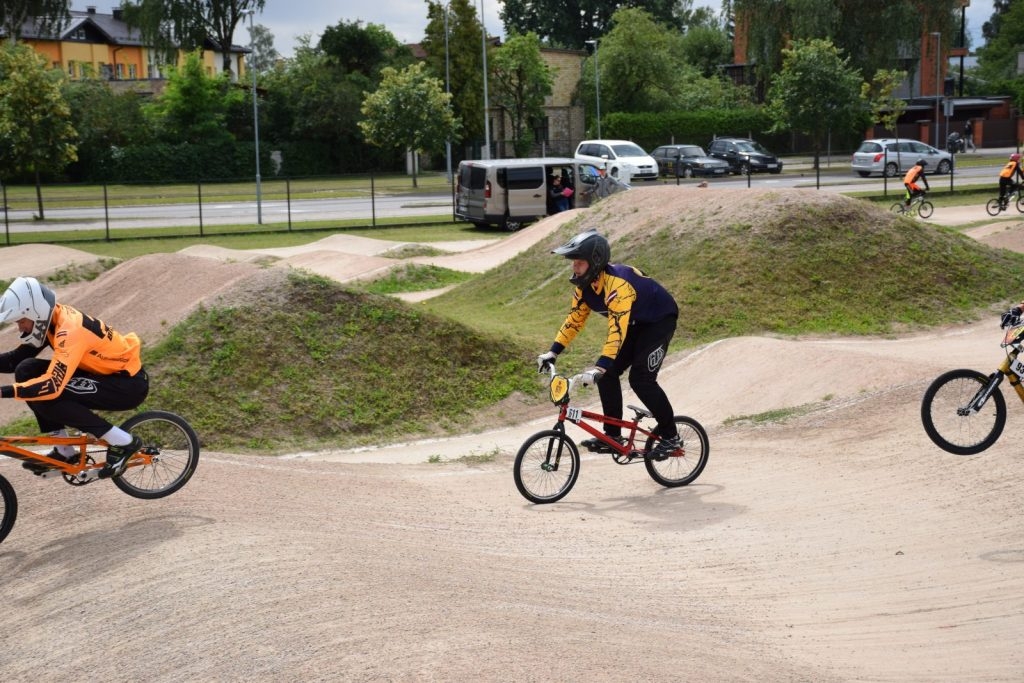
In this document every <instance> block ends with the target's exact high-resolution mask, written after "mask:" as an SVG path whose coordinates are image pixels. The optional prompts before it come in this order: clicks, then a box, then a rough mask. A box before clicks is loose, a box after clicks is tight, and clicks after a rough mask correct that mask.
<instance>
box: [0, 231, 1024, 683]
mask: <svg viewBox="0 0 1024 683" xmlns="http://www.w3.org/2000/svg"><path fill="white" fill-rule="evenodd" d="M1001 226H1002V227H1001V229H999V230H997V231H995V233H994V234H996V235H998V237H999V239H1002V240H1004V241H1005V242H1006V243H1007V244H1003V245H1001V246H1007V247H1008V248H1020V246H1021V244H1024V225H1021V224H1020V223H1019V222H1016V223H1003V224H1001ZM544 229H545V227H544V226H543V225H541V226H535V228H531V229H530V230H536V231H537V232H541V231H543V230H544ZM978 232H979V239H990V237H989V236H986V234H982V233H985V231H984V230H980V229H979V231H978ZM988 233H990V234H992V233H993V231H991V230H990V231H988ZM523 235H533V238H538V237H537V235H536V233H529V232H528V231H527V232H524V233H523ZM517 237H519V239H520V240H524V239H530V237H524V236H517ZM491 249H492V250H493V247H491ZM467 257H469V258H476V257H475V256H473V255H472V254H470V253H469V252H467ZM172 258H173V257H172ZM177 258H181V257H177ZM192 258H195V257H192ZM243 266H244V264H234V266H233V267H238V268H242V267H243ZM129 267H131V264H130V263H129V264H125V265H124V266H121V267H120V268H119V269H117V270H121V269H125V271H122V273H121V275H125V274H126V271H127V269H128V268H129ZM147 268H149V269H150V270H152V271H154V272H155V271H158V270H159V268H158V267H157V264H155V263H150V264H148V265H147ZM117 270H115V271H113V273H112V274H111V279H110V281H109V282H108V283H107V284H106V285H104V284H103V283H104V279H101V280H100V282H99V283H97V286H113V284H112V283H113V279H114V277H115V276H116V274H117ZM190 272H192V271H190ZM197 272H203V273H206V272H207V271H205V270H201V269H200V270H197ZM210 272H211V273H214V272H221V271H218V270H217V269H216V268H211V270H210ZM197 277H198V276H197ZM204 277H206V276H204ZM208 277H209V278H210V280H211V282H210V283H207V284H208V285H209V284H211V283H212V281H213V280H215V277H214V275H212V274H210V275H208ZM76 295H77V296H81V297H86V296H89V297H91V296H94V295H93V294H91V293H90V292H85V291H82V292H78V293H76ZM171 295H173V293H172V292H169V293H167V296H171ZM154 296H155V294H154ZM122 315H124V316H125V317H130V315H138V316H139V320H140V321H141V322H140V324H142V323H143V322H144V315H143V313H141V312H138V313H133V312H131V311H128V310H125V311H123V312H122ZM5 334H8V333H5ZM998 341H999V330H998V327H997V325H996V321H985V322H983V323H979V324H976V325H972V326H968V327H964V328H958V329H950V330H943V331H940V332H933V333H929V334H925V335H918V336H913V337H906V338H899V339H859V338H858V339H830V340H812V339H808V340H799V341H788V340H787V341H783V340H776V339H763V338H742V339H730V340H723V341H721V342H719V343H716V344H712V345H709V346H708V347H705V348H702V349H699V350H697V351H696V352H692V353H687V354H677V355H676V356H675V357H673V358H672V359H671V362H670V363H669V365H668V366H667V368H666V370H665V372H664V374H663V377H664V383H665V384H666V388H667V389H668V391H669V394H670V395H672V396H673V399H674V402H675V405H676V408H677V410H678V411H679V412H684V413H687V414H691V415H693V416H694V417H697V418H698V419H700V420H701V421H702V422H703V423H704V424H705V426H707V427H708V431H709V434H710V438H711V459H710V462H709V465H708V467H707V469H706V470H705V472H704V474H703V475H702V476H701V478H700V479H699V480H698V481H697V482H696V483H694V484H693V485H691V486H689V487H686V488H683V489H674V490H668V489H662V488H661V487H659V486H658V485H656V484H655V483H654V482H653V481H651V480H650V479H649V478H648V477H647V474H646V472H645V471H644V469H643V467H642V466H639V467H621V466H618V465H615V464H614V463H612V462H611V460H610V459H606V458H597V457H589V458H586V459H585V460H584V463H583V467H582V472H581V475H580V479H579V482H578V484H577V485H576V487H575V489H574V490H573V491H572V492H571V493H570V494H569V495H568V497H566V498H565V499H564V500H563V501H562V502H560V503H557V504H554V505H549V506H533V505H529V504H527V503H526V501H524V500H523V499H522V498H520V496H519V494H518V492H517V491H516V489H515V486H514V484H513V482H512V476H511V471H510V465H511V460H512V457H513V456H514V454H515V449H516V447H517V446H518V443H519V442H521V441H522V439H523V438H524V436H525V435H527V434H529V433H532V432H534V431H538V430H539V429H542V428H546V427H547V426H549V423H550V422H551V420H550V419H547V418H545V419H542V420H538V421H536V422H531V423H527V424H524V425H522V426H519V427H516V428H509V429H505V430H501V431H499V432H494V433H489V432H488V433H483V434H476V435H466V436H463V437H459V438H455V439H451V440H445V441H433V442H429V443H414V444H404V445H399V446H396V447H393V448H388V449H378V450H375V451H355V452H350V451H344V450H339V451H337V452H331V453H321V454H315V455H311V454H297V455H295V456H292V457H290V458H279V459H266V458H256V457H246V456H238V455H231V454H222V453H204V455H203V459H202V462H201V464H200V468H199V470H198V472H197V474H196V476H195V478H194V479H193V481H192V482H190V483H189V485H188V486H187V487H186V488H185V489H183V490H182V491H180V492H178V493H176V494H175V495H173V496H171V497H170V498H167V499H164V500H159V501H139V500H135V499H132V498H129V497H127V496H125V495H124V494H123V493H121V492H120V491H118V490H117V489H115V488H114V487H112V486H108V485H103V484H98V485H94V486H88V487H84V488H80V489H73V488H71V487H68V486H66V485H64V484H63V483H60V482H53V481H42V480H38V479H35V478H33V477H31V476H29V475H27V474H25V473H23V472H22V471H21V469H20V467H19V466H18V464H17V463H15V462H9V461H0V474H3V475H4V476H5V477H7V478H8V479H10V480H11V481H12V482H13V483H14V485H15V487H16V488H17V491H18V495H19V499H20V505H21V512H20V515H19V520H18V524H17V526H16V527H15V529H14V531H13V533H12V534H11V536H10V537H9V538H8V540H7V541H6V542H4V543H3V544H2V545H0V575H2V576H3V578H2V579H0V581H2V591H3V596H4V602H5V604H6V606H7V607H6V609H4V610H3V611H2V612H0V634H2V635H0V674H2V678H3V679H4V680H10V681H57V680H61V681H66V680H69V679H70V680H83V681H84V680H89V681H92V680H113V681H118V680H124V681H133V680H143V679H145V680H160V681H176V680H181V681H195V680H204V681H205V680H218V681H235V680H238V681H240V680H281V681H301V680H352V681H373V680H380V681H431V680H437V681H442V680H443V681H449V680H452V681H455V680H457V681H569V680H572V681H680V680H689V681H701V680H712V681H738V680H750V681H754V680H756V681H814V682H816V683H817V682H819V681H851V680H871V681H878V680H883V681H939V680H945V681H1019V680H1022V679H1024V653H1022V651H1021V648H1020V643H1021V640H1022V636H1024V521H1022V519H1021V514H1020V504H1019V500H1020V490H1021V483H1022V482H1021V480H1022V477H1021V474H1020V472H1021V466H1022V464H1024V454H1022V453H1021V450H1020V448H1019V447H1018V446H1017V445H1016V443H1015V440H1014V439H1013V438H1012V437H1013V435H1014V426H1015V425H1019V424H1021V418H1022V417H1024V409H1022V407H1021V406H1020V404H1019V403H1017V402H1016V401H1014V400H1012V396H1008V399H1011V400H1010V401H1009V405H1010V416H1009V426H1008V428H1007V433H1006V435H1004V437H1003V438H1002V439H1001V440H1000V442H999V443H997V444H996V446H995V447H993V448H992V449H990V451H988V452H987V453H985V454H984V455H981V456H975V457H967V458H962V457H957V456H952V455H949V454H945V453H943V452H942V451H940V450H939V449H937V448H936V447H935V446H933V445H932V444H931V443H930V442H929V441H928V439H927V437H926V436H925V434H924V432H923V430H922V429H921V425H920V419H919V417H918V410H919V403H920V397H921V394H922V392H923V391H924V388H925V386H926V385H927V383H928V382H929V381H930V380H931V379H932V378H934V377H935V376H936V375H937V374H939V373H940V372H942V371H944V370H946V369H949V368H952V367H974V368H977V369H980V370H983V371H986V372H987V371H990V370H992V369H993V368H994V367H995V366H996V364H997V363H998V362H999V360H1000V357H1001V351H1000V350H999V347H998ZM805 404H806V405H812V406H814V410H812V411H811V412H809V413H808V414H806V415H804V416H803V417H799V418H795V419H792V420H790V421H787V422H785V423H783V424H774V425H770V426H763V427H756V426H750V425H742V424H741V425H739V426H732V427H724V426H723V421H724V420H726V418H729V417H735V416H738V415H749V414H756V413H759V412H763V411H765V410H769V409H777V408H790V407H794V406H801V405H805ZM5 407H6V406H5ZM570 433H571V434H572V433H574V432H570ZM492 450H497V452H498V453H499V456H498V457H497V459H496V460H495V461H494V462H493V463H489V464H484V465H479V466H473V467H469V466H466V465H464V464H461V463H457V462H447V463H428V462H427V460H428V459H429V457H430V456H431V455H435V454H436V455H441V456H443V457H445V458H457V457H459V456H460V455H464V454H472V453H482V452H490V451H492Z"/></svg>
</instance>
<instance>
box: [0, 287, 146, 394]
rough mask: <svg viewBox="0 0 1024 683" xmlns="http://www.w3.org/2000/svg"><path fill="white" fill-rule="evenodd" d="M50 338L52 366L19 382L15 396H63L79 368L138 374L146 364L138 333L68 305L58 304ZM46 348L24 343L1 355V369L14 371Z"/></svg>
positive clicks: (100, 372)
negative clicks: (120, 329)
mask: <svg viewBox="0 0 1024 683" xmlns="http://www.w3.org/2000/svg"><path fill="white" fill-rule="evenodd" d="M46 341H47V345H49V346H50V347H52V348H53V358H51V359H50V366H49V368H47V371H46V373H45V374H43V375H42V376H40V377H36V378H33V379H30V380H27V381H25V382H17V383H15V384H14V385H13V390H14V391H13V393H14V395H13V398H20V399H22V400H26V401H45V400H49V399H54V398H56V397H58V396H60V394H61V392H62V391H63V390H64V387H65V386H66V385H67V383H68V380H70V379H71V376H72V375H73V374H75V371H76V370H78V369H82V370H84V371H86V372H91V373H94V374H97V375H113V374H116V373H119V372H123V373H125V374H127V375H131V376H134V375H135V373H137V372H138V371H139V369H140V368H141V367H142V359H141V354H140V351H141V346H142V342H141V341H140V340H139V338H138V336H137V335H136V334H135V333H134V332H132V333H130V334H127V335H122V334H120V333H118V332H117V331H115V330H113V329H112V328H110V327H108V326H107V324H106V323H104V322H103V321H102V320H97V319H96V318H92V317H90V316H87V315H83V314H82V313H81V312H80V311H78V310H77V309H74V308H72V307H71V306H68V305H66V304H57V305H56V306H54V308H53V316H52V317H51V318H50V327H49V328H48V329H47V331H46ZM42 348H45V347H42ZM42 348H36V347H34V346H32V345H30V344H23V345H21V346H19V347H18V348H16V349H14V350H13V351H10V352H8V353H4V354H0V372H13V371H14V368H15V367H16V366H17V364H18V363H19V362H20V361H21V360H24V359H25V358H31V357H34V356H36V355H38V354H39V352H40V351H42ZM5 389H7V390H9V389H10V387H5ZM8 398H12V397H8Z"/></svg>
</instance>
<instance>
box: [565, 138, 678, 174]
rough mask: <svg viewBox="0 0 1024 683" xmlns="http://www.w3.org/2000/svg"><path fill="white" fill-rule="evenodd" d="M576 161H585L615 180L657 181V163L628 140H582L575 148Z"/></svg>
mask: <svg viewBox="0 0 1024 683" xmlns="http://www.w3.org/2000/svg"><path fill="white" fill-rule="evenodd" d="M575 157H576V160H577V161H587V162H590V163H592V164H594V165H596V166H597V167H598V168H601V167H602V166H603V167H604V169H605V171H606V172H607V173H608V175H610V176H611V177H613V178H615V179H616V180H621V181H622V182H624V183H628V182H630V181H633V180H657V179H658V162H657V161H655V160H654V157H652V156H651V155H650V154H648V153H647V152H645V151H643V150H642V149H641V148H640V146H639V145H637V144H636V143H635V142H630V141H629V140H584V141H583V142H581V143H580V144H579V146H578V147H576V155H575Z"/></svg>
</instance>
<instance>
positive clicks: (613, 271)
mask: <svg viewBox="0 0 1024 683" xmlns="http://www.w3.org/2000/svg"><path fill="white" fill-rule="evenodd" d="M591 311H595V312H597V313H599V314H600V315H603V316H606V317H607V318H608V337H607V338H606V339H605V342H604V346H603V347H602V348H601V357H600V358H599V359H598V361H597V366H598V367H601V368H605V369H608V368H610V367H611V366H612V361H614V360H615V357H616V356H617V355H618V353H619V349H621V348H622V344H623V342H624V341H625V340H626V333H627V331H628V329H629V326H630V325H643V324H645V323H654V322H658V321H661V320H664V319H666V318H669V317H676V316H678V315H679V307H678V306H677V305H676V302H675V299H673V298H672V295H671V294H669V293H668V291H667V290H666V289H665V288H664V287H662V286H661V285H660V284H658V282H657V281H655V280H653V279H651V278H649V277H647V276H646V275H644V274H643V272H642V271H640V270H638V269H637V268H634V267H633V266H627V265H622V264H617V263H613V264H609V265H608V266H606V267H605V269H604V271H602V272H601V274H600V275H598V277H597V279H595V280H594V282H592V283H591V284H590V286H588V287H586V288H583V289H581V288H580V287H577V288H576V289H575V290H574V291H573V294H572V306H571V307H570V309H569V315H568V316H566V318H565V322H564V323H562V326H561V327H560V328H559V329H558V334H556V335H555V342H554V343H553V344H552V345H551V350H552V351H554V352H555V353H561V352H562V351H563V350H564V349H565V347H567V346H568V345H569V343H570V342H571V341H572V340H573V339H575V338H576V335H577V334H579V332H580V330H582V329H583V326H584V325H586V324H587V318H588V317H589V316H590V312H591Z"/></svg>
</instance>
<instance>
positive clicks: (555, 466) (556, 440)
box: [512, 429, 580, 503]
mask: <svg viewBox="0 0 1024 683" xmlns="http://www.w3.org/2000/svg"><path fill="white" fill-rule="evenodd" d="M512 473H513V475H514V476H515V480H516V488H517V489H519V493H521V494H523V498H525V499H526V500H528V501H530V502H531V503H554V502H555V501H558V500H561V499H562V498H563V497H564V496H565V494H567V493H569V491H570V490H572V487H573V485H574V484H575V483H576V478H577V477H579V476H580V452H579V449H578V448H576V444H575V443H573V441H572V439H570V438H569V437H568V436H566V435H565V434H564V433H563V432H560V431H558V430H557V429H549V430H547V431H543V432H538V433H536V434H534V435H533V436H531V437H530V438H529V439H527V440H526V441H525V442H524V443H523V445H522V447H520V449H519V452H518V453H516V461H515V464H514V465H513V467H512Z"/></svg>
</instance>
